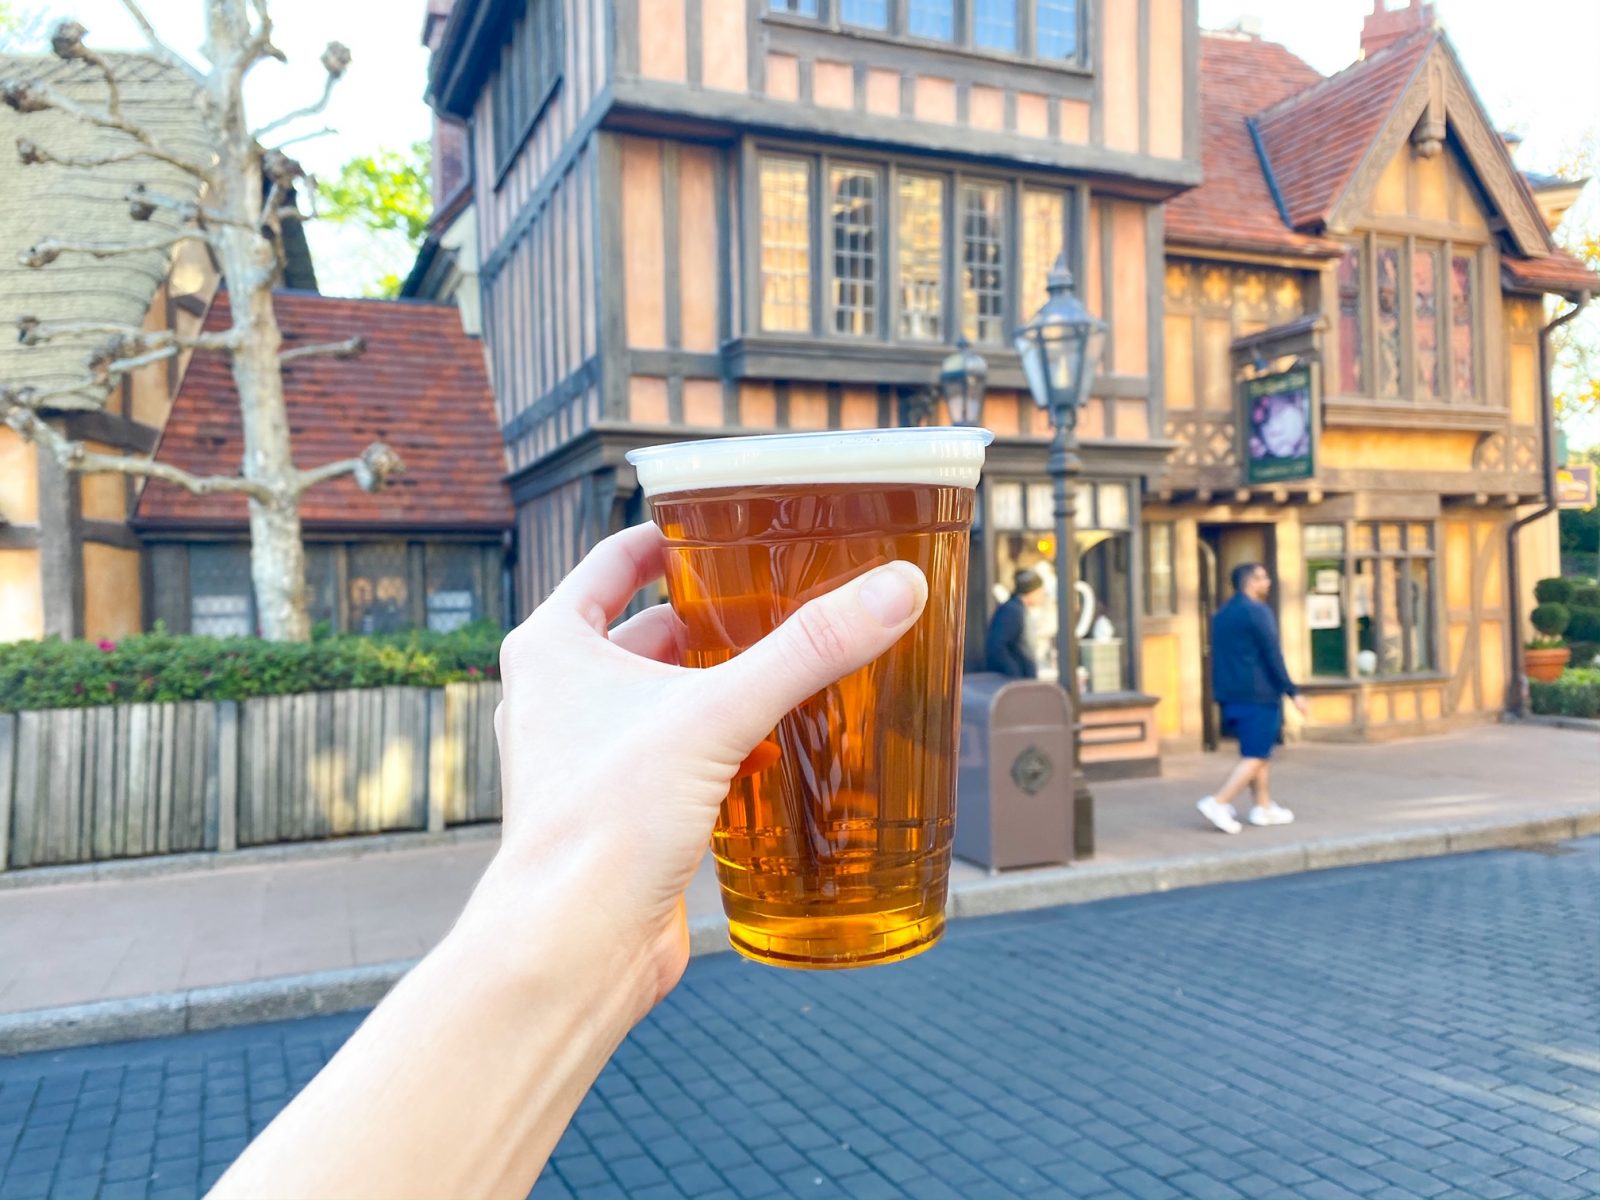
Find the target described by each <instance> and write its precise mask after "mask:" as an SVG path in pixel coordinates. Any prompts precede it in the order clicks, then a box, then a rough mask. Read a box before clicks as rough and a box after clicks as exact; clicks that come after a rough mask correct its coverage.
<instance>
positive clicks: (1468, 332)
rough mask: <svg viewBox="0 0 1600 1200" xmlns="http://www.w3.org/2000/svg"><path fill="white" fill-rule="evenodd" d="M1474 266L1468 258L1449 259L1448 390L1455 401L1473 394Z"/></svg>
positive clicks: (1474, 339)
mask: <svg viewBox="0 0 1600 1200" xmlns="http://www.w3.org/2000/svg"><path fill="white" fill-rule="evenodd" d="M1477 293H1478V289H1477V263H1476V262H1475V261H1474V260H1473V258H1472V256H1471V255H1469V254H1456V255H1453V256H1452V257H1451V259H1450V390H1451V392H1452V393H1453V394H1454V395H1455V396H1456V397H1457V398H1459V399H1463V400H1469V399H1471V398H1472V397H1473V396H1475V395H1476V394H1477V374H1478V370H1477V367H1478V350H1477V334H1476V332H1475V330H1476V322H1475V320H1474V317H1475V315H1476V307H1475V306H1476V304H1477V299H1478V295H1477Z"/></svg>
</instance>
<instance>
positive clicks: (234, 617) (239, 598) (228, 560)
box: [189, 544, 256, 637]
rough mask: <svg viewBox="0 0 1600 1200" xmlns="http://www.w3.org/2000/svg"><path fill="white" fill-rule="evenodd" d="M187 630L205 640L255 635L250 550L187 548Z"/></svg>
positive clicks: (241, 547)
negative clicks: (205, 638) (200, 635)
mask: <svg viewBox="0 0 1600 1200" xmlns="http://www.w3.org/2000/svg"><path fill="white" fill-rule="evenodd" d="M189 629H190V631H191V632H193V633H198V634H204V635H205V636H207V637H249V636H251V635H252V634H253V633H255V631H256V616H255V598H254V595H253V593H252V589H251V583H250V547H249V546H247V545H244V544H239V545H226V544H224V545H204V544H197V545H193V546H190V547H189Z"/></svg>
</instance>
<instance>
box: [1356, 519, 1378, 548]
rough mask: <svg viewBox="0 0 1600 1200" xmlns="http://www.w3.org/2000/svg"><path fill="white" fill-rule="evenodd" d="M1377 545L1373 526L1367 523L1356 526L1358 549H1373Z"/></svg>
mask: <svg viewBox="0 0 1600 1200" xmlns="http://www.w3.org/2000/svg"><path fill="white" fill-rule="evenodd" d="M1376 546H1377V542H1376V541H1375V540H1374V534H1373V527H1372V526H1371V525H1367V524H1361V525H1357V526H1356V551H1357V553H1360V552H1361V551H1363V550H1372V549H1374V548H1375V547H1376Z"/></svg>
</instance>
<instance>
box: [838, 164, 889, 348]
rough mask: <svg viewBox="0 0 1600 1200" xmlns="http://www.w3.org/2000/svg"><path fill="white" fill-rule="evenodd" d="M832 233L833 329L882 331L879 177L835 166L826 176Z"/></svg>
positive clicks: (867, 332) (860, 333)
mask: <svg viewBox="0 0 1600 1200" xmlns="http://www.w3.org/2000/svg"><path fill="white" fill-rule="evenodd" d="M828 190H829V192H830V194H831V205H832V210H831V212H830V214H829V218H828V219H829V223H830V224H831V226H832V235H833V305H832V307H833V331H834V332H835V333H846V334H856V335H858V336H870V335H872V334H875V333H877V332H878V173H877V172H876V171H874V170H871V169H870V168H866V167H848V166H841V167H834V168H833V169H832V171H831V172H830V173H829V176H828Z"/></svg>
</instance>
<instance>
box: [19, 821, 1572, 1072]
mask: <svg viewBox="0 0 1600 1200" xmlns="http://www.w3.org/2000/svg"><path fill="white" fill-rule="evenodd" d="M1595 834H1600V807H1591V808H1583V809H1577V810H1568V811H1562V812H1554V813H1542V814H1539V815H1537V816H1532V817H1524V818H1520V819H1518V820H1515V821H1479V822H1470V823H1459V824H1452V825H1439V826H1431V827H1429V828H1425V829H1417V830H1412V831H1410V832H1407V833H1401V834H1368V835H1360V836H1356V837H1344V838H1330V839H1324V840H1322V841H1311V842H1303V843H1299V844H1295V845H1287V846H1273V847H1268V848H1265V849H1261V850H1252V851H1246V852H1238V853H1229V854H1196V855H1190V856H1188V857H1184V858H1169V859H1161V860H1158V861H1154V862H1151V861H1145V862H1128V863H1090V864H1088V865H1086V866H1081V867H1046V868H1041V869H1038V870H1031V871H1025V872H1019V873H1016V874H1011V875H992V876H988V877H985V878H983V879H973V880H968V881H967V882H965V883H961V884H958V885H956V886H955V887H953V888H952V889H951V893H950V906H949V909H950V916H951V918H952V919H953V920H964V919H966V918H969V917H988V916H998V915H1000V914H1002V913H1015V912H1025V911H1029V910H1032V909H1040V908H1054V907H1057V906H1059V905H1064V904H1087V903H1091V902H1093V901H1095V900H1109V899H1113V898H1116V897H1119V896H1137V895H1149V894H1154V893H1161V892H1170V891H1177V890H1179V889H1182V888H1192V887H1205V886H1207V885H1210V884H1216V883H1240V882H1244V881H1247V880H1251V879H1266V878H1270V877H1272V876H1277V875H1295V874H1301V873H1304V872H1308V871H1321V870H1327V869H1330V868H1335V867H1351V866H1362V865H1366V864H1371V863H1383V862H1396V861H1400V860H1402V859H1418V858H1436V857H1440V856H1443V855H1449V854H1469V853H1473V852H1475V851H1480V850H1501V849H1513V848H1516V847H1523V846H1539V845H1549V844H1551V843H1557V842H1566V841H1571V840H1573V839H1575V838H1582V837H1589V836H1592V835H1595ZM729 949H730V947H729V945H728V926H727V922H726V920H725V919H724V918H722V917H721V916H702V917H696V918H694V919H692V920H691V921H690V922H689V953H690V955H691V956H692V957H698V956H700V955H703V954H721V953H726V952H728V951H729ZM415 965H416V960H415V959H406V960H398V961H394V962H386V963H376V964H371V965H368V966H362V967H347V968H343V969H340V970H335V971H317V972H313V973H311V974H305V975H286V976H282V977H280V978H277V979H265V980H254V981H252V982H249V983H238V984H227V985H224V986H221V987H208V988H196V989H191V990H188V991H181V992H169V993H163V994H159V995H152V996H135V997H131V998H128V999H124V1000H104V1001H99V1002H96V1003H93V1004H81V1005H73V1006H70V1007H64V1008H47V1009H34V1010H30V1011H26V1012H18V1013H9V1014H3V1015H0V1056H3V1055H13V1054H25V1053H30V1052H34V1051H40V1050H61V1049H66V1048H68V1047H71V1046H87V1045H96V1044H100V1043H104V1042H118V1041H132V1040H134V1039H138V1038H153V1037H172V1036H175V1035H179V1034H184V1033H197V1032H199V1031H201V1030H206V1029H222V1028H226V1027H229V1026H234V1025H249V1024H254V1023H256V1022H260V1021H287V1020H293V1019H295V1018H298V1017H310V1016H323V1015H327V1014H331V1013H338V1012H349V1011H351V1010H354V1009H362V1008H370V1007H371V1006H372V1005H374V1004H376V1003H377V1002H378V1001H379V1000H381V999H382V998H383V996H384V994H385V993H387V992H388V990H389V989H390V988H391V987H393V986H394V985H395V983H396V982H398V981H399V979H400V978H401V976H403V975H404V974H405V973H406V972H407V971H409V970H410V969H411V968H412V967H413V966H415Z"/></svg>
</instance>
